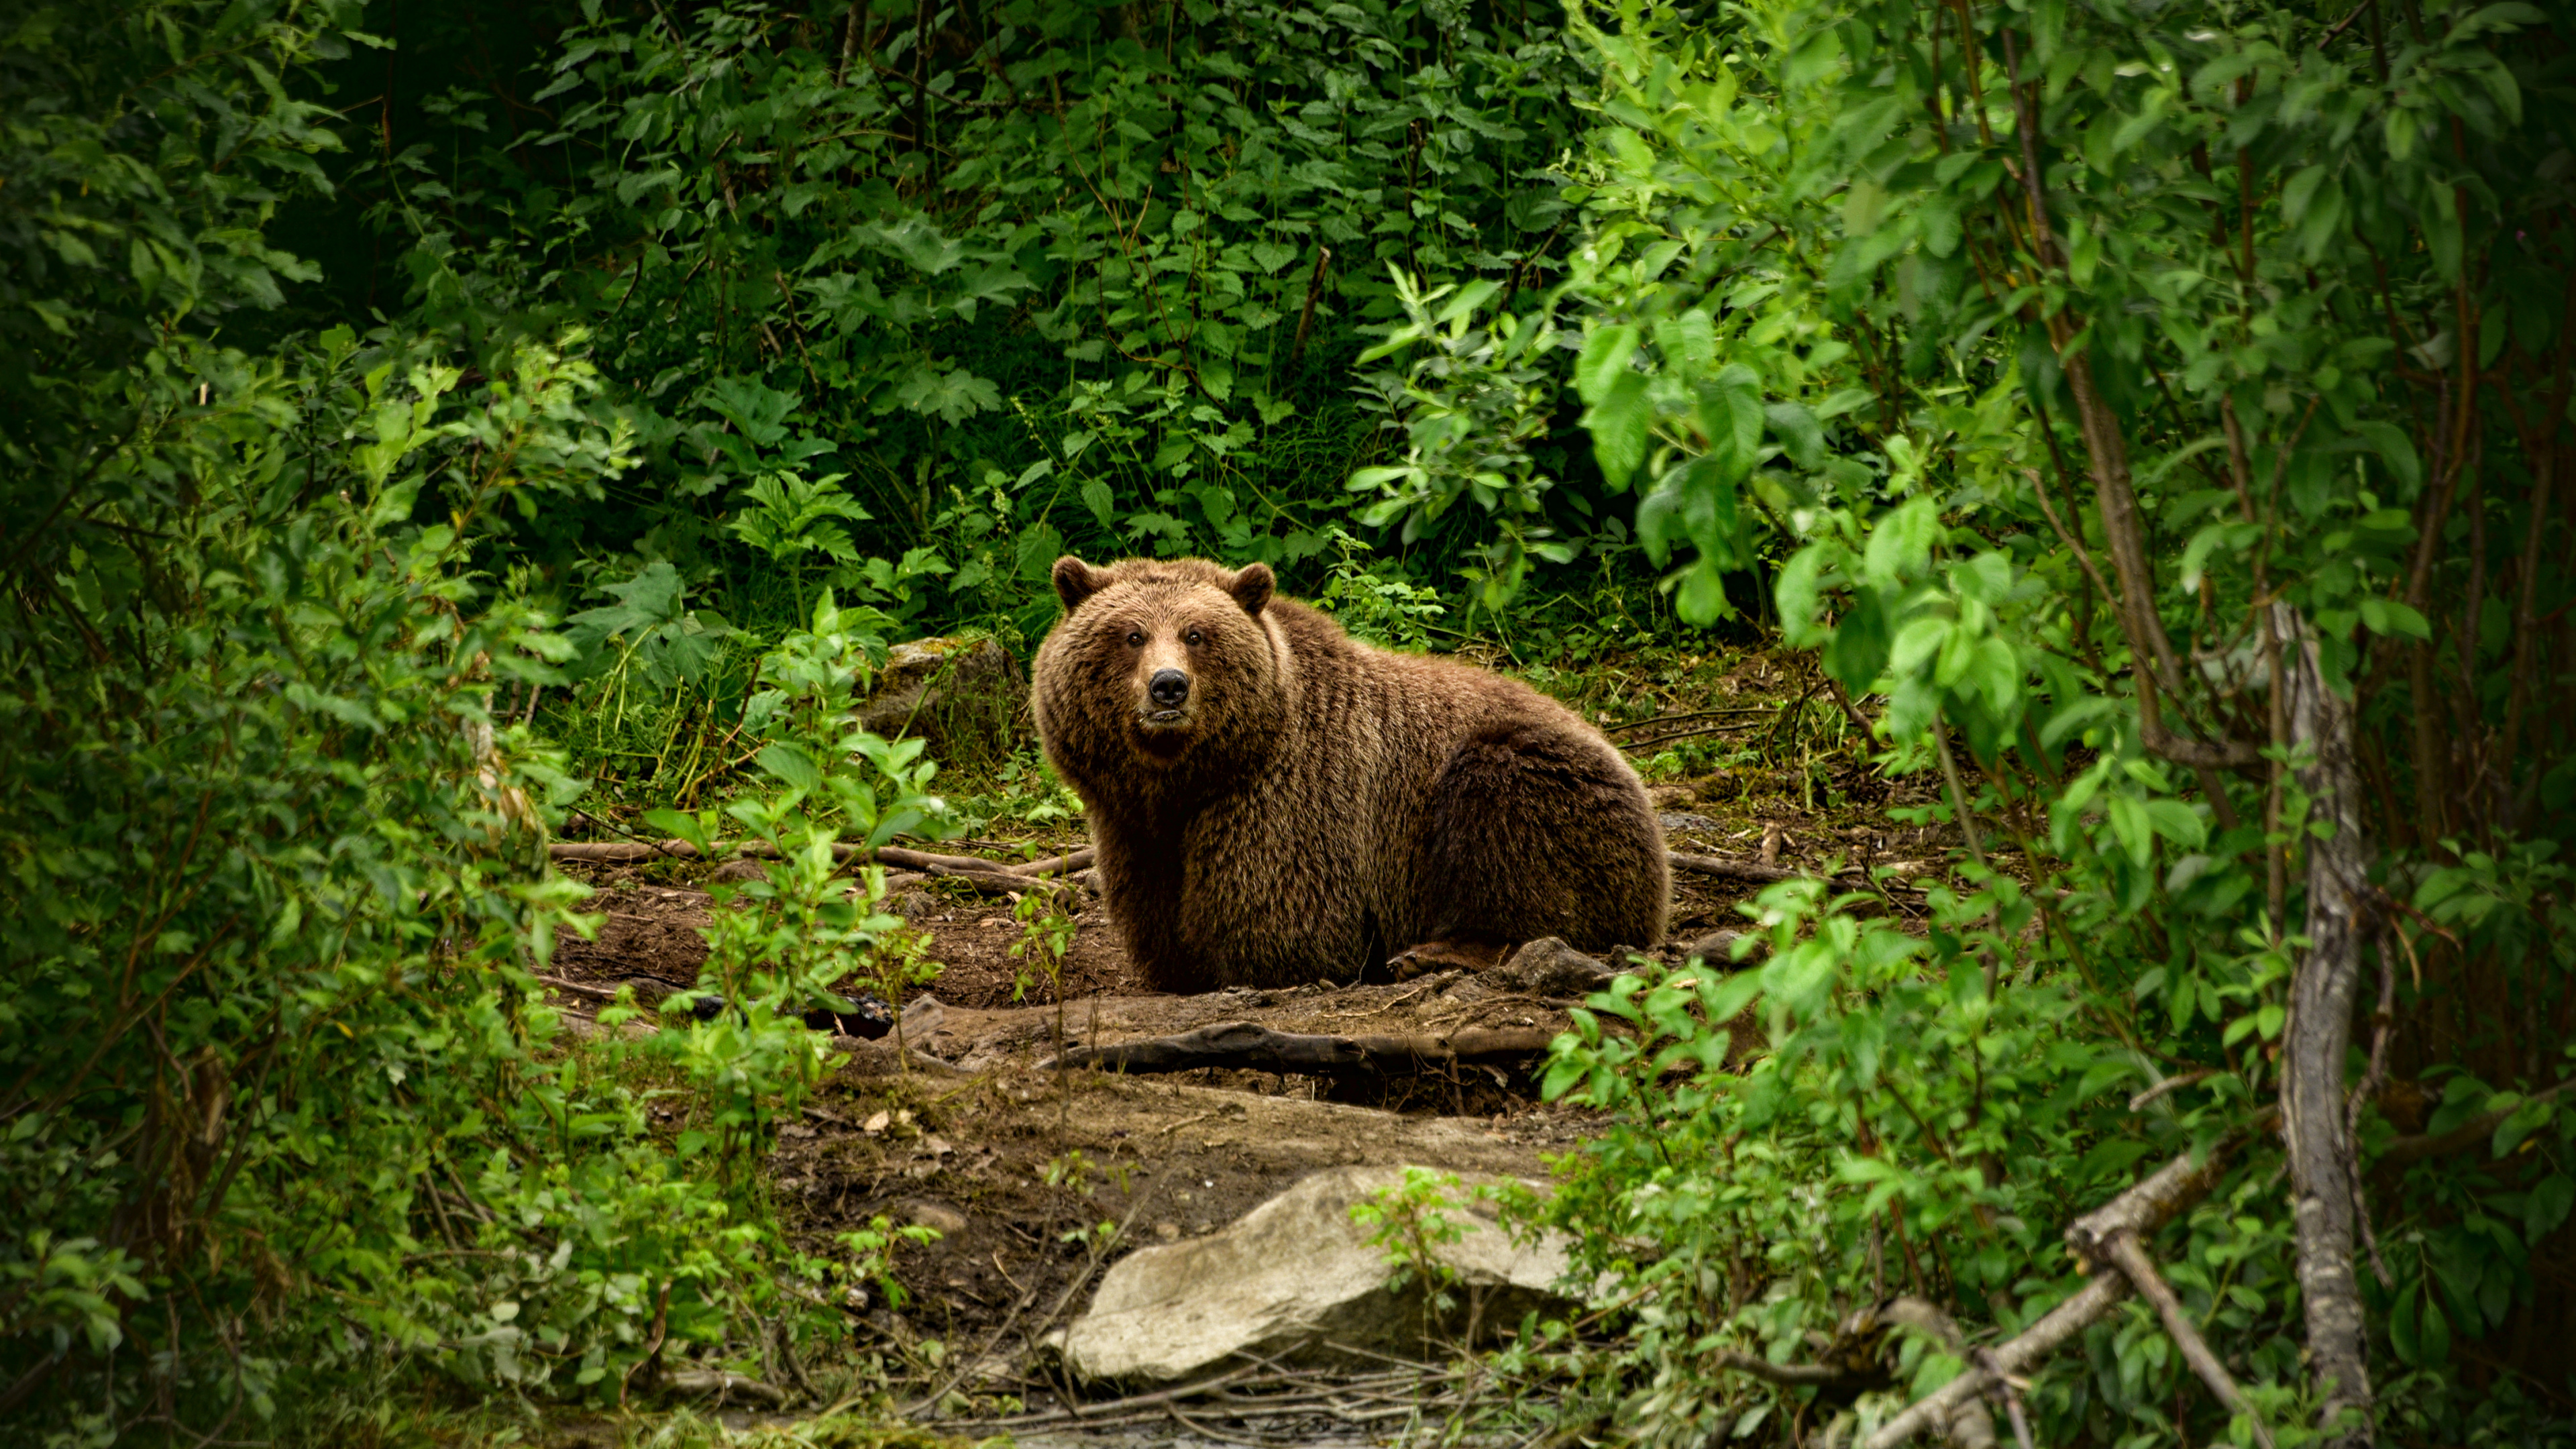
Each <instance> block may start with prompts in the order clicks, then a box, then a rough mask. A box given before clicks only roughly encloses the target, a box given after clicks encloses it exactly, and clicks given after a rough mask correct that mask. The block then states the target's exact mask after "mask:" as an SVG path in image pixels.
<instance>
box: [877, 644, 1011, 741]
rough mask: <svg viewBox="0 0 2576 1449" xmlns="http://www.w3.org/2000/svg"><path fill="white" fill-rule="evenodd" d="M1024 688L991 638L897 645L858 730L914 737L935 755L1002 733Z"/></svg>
mask: <svg viewBox="0 0 2576 1449" xmlns="http://www.w3.org/2000/svg"><path fill="white" fill-rule="evenodd" d="M1026 693H1027V689H1026V687H1025V686H1024V685H1022V684H1021V683H1020V678H1019V671H1018V670H1016V669H1014V668H1013V667H1012V666H1011V656H1010V655H1008V654H1006V653H1004V652H1003V650H1002V646H1001V645H1000V644H998V643H996V642H994V641H993V640H991V639H989V638H974V639H957V638H945V637H943V638H934V639H915V640H913V641H911V642H910V643H905V644H897V645H896V646H894V648H893V650H892V651H890V652H889V653H888V654H887V656H886V662H885V668H883V669H882V670H879V671H878V673H877V678H876V687H875V689H873V690H872V691H870V693H869V695H868V697H867V699H866V701H865V702H863V703H862V704H861V705H860V706H859V709H858V722H859V725H860V727H861V728H863V729H866V730H867V731H869V732H870V733H872V734H880V735H884V736H886V737H887V738H889V739H892V738H893V737H895V736H897V735H905V734H913V735H920V736H922V737H924V738H926V739H928V740H929V741H930V742H931V745H932V747H933V748H934V749H941V750H945V749H948V748H950V747H952V746H954V745H956V744H958V743H960V742H961V741H960V737H961V736H977V737H980V736H983V735H989V734H992V733H993V732H995V731H997V730H1001V729H1005V728H1007V727H1008V725H1009V723H1010V720H1011V717H1012V714H1013V712H1014V711H1016V710H1017V709H1018V708H1019V705H1020V700H1021V698H1022V697H1023V696H1024V695H1025V694H1026Z"/></svg>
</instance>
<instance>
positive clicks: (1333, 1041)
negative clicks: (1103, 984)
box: [1055, 1021, 1556, 1076]
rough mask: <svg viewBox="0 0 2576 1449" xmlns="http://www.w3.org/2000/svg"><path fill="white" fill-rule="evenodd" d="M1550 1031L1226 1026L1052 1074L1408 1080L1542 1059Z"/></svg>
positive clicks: (1085, 1056) (1092, 1052) (1083, 1050)
mask: <svg viewBox="0 0 2576 1449" xmlns="http://www.w3.org/2000/svg"><path fill="white" fill-rule="evenodd" d="M1555 1040H1556V1033H1555V1032H1553V1031H1543V1030H1537V1029H1533V1028H1510V1029H1493V1028H1485V1027H1470V1028H1468V1029H1466V1030H1463V1031H1457V1032H1449V1033H1442V1034H1436V1035H1428V1036H1312V1035H1305V1034H1302V1033H1296V1032H1284V1031H1272V1030H1271V1029H1270V1028H1268V1027H1266V1026H1263V1025H1261V1024H1260V1023H1258V1022H1250V1021H1226V1022H1218V1023H1216V1024H1215V1025H1213V1026H1203V1027H1200V1028H1199V1029H1198V1030H1196V1031H1185V1032H1181V1033H1179V1034H1178V1035H1174V1036H1158V1037H1148V1038H1146V1039H1145V1040H1143V1041H1128V1042H1117V1043H1113V1044H1111V1045H1109V1046H1102V1047H1077V1048H1075V1049H1074V1050H1072V1051H1069V1052H1066V1053H1064V1054H1063V1055H1061V1056H1059V1057H1057V1058H1056V1060H1055V1065H1056V1066H1057V1067H1058V1068H1059V1069H1071V1068H1078V1067H1099V1068H1103V1069H1106V1070H1109V1071H1116V1072H1188V1071H1196V1070H1198V1069H1199V1068H1201V1067H1224V1068H1229V1069H1233V1070H1238V1071H1256V1072H1300V1073H1313V1074H1325V1075H1330V1074H1334V1073H1339V1072H1354V1071H1372V1072H1377V1073H1379V1074H1381V1075H1384V1076H1408V1075H1414V1074H1418V1073H1422V1072H1427V1071H1436V1070H1439V1069H1441V1068H1444V1067H1452V1066H1457V1065H1460V1064H1462V1063H1474V1062H1500V1061H1518V1060H1522V1059H1525V1058H1529V1057H1535V1056H1543V1055H1545V1054H1546V1052H1547V1049H1548V1044H1549V1043H1551V1042H1553V1041H1555Z"/></svg>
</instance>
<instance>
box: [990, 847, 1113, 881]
mask: <svg viewBox="0 0 2576 1449" xmlns="http://www.w3.org/2000/svg"><path fill="white" fill-rule="evenodd" d="M1097 858H1098V853H1097V852H1095V851H1094V850H1092V849H1091V848H1090V847H1089V846H1085V847H1083V848H1082V849H1080V850H1077V851H1075V852H1073V853H1072V854H1071V855H1050V856H1048V857H1047V858H1046V859H1044V860H1031V861H1023V862H1020V863H1019V864H1016V865H1013V866H1011V867H1010V869H1011V870H1012V871H1013V872H1014V873H1016V874H1019V875H1042V876H1043V875H1071V874H1073V873H1074V872H1075V871H1078V870H1089V869H1091V866H1092V862H1093V861H1094V860H1095V859H1097Z"/></svg>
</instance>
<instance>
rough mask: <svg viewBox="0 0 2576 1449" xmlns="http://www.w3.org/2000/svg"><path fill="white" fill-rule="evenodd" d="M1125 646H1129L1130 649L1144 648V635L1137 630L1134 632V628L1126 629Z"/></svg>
mask: <svg viewBox="0 0 2576 1449" xmlns="http://www.w3.org/2000/svg"><path fill="white" fill-rule="evenodd" d="M1127 647H1128V648H1130V649H1142V648H1144V647H1145V636H1144V635H1142V634H1139V633H1137V632H1136V631H1135V630H1133V629H1130V630H1128V631H1127Z"/></svg>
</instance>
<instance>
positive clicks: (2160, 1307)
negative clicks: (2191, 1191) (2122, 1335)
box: [2104, 1233, 2272, 1449]
mask: <svg viewBox="0 0 2576 1449" xmlns="http://www.w3.org/2000/svg"><path fill="white" fill-rule="evenodd" d="M2104 1256H2105V1257H2106V1258H2107V1259H2108V1261H2109V1264H2110V1266H2112V1267H2116V1268H2118V1269H2119V1270H2120V1271H2121V1272H2122V1273H2125V1274H2127V1275H2128V1279H2129V1284H2130V1286H2131V1287H2134V1288H2136V1289H2137V1290H2138V1296H2139V1297H2141V1298H2144V1299H2146V1300H2147V1302H2148V1303H2150V1304H2152V1305H2153V1306H2154V1308H2155V1310H2156V1316H2157V1317H2158V1318H2161V1319H2163V1320H2164V1325H2165V1333H2166V1334H2167V1335H2168V1336H2169V1337H2171V1338H2172V1339H2173V1341H2174V1347H2176V1348H2178V1349H2181V1350H2182V1358H2183V1362H2185V1363H2187V1364H2190V1365H2191V1371H2192V1372H2193V1373H2196V1374H2198V1375H2200V1381H2201V1382H2202V1383H2205V1384H2207V1385H2209V1391H2210V1392H2211V1393H2213V1394H2216V1395H2217V1396H2218V1401H2219V1402H2220V1403H2222V1404H2225V1405H2226V1406H2227V1411H2228V1412H2229V1413H2231V1414H2242V1415H2243V1416H2244V1417H2245V1421H2246V1422H2247V1423H2249V1424H2251V1425H2253V1426H2254V1442H2255V1443H2257V1444H2259V1445H2261V1446H2262V1449H2272V1430H2271V1428H2270V1427H2269V1426H2267V1425H2266V1424H2265V1423H2264V1422H2263V1417H2262V1416H2261V1415H2260V1414H2257V1413H2255V1412H2254V1406H2253V1405H2252V1404H2249V1403H2247V1402H2246V1401H2245V1391H2244V1390H2243V1389H2240V1388H2238V1387H2237V1386H2236V1380H2235V1379H2234V1378H2233V1377H2231V1376H2230V1375H2229V1374H2228V1372H2227V1366H2226V1365H2225V1364H2222V1363H2220V1362H2219V1361H2218V1355H2216V1354H2214V1353H2211V1352H2210V1351H2209V1342H2208V1340H2206V1339H2204V1338H2202V1337H2201V1336H2200V1329H2199V1328H2198V1327H2196V1326H2194V1325H2193V1323H2192V1321H2191V1315H2189V1314H2187V1313H2185V1312H2183V1308H2182V1300H2180V1299H2178V1298H2176V1297H2174V1291H2173V1288H2172V1287H2171V1286H2170V1285H2168V1284H2167V1283H2166V1282H2165V1280H2164V1275H2163V1274H2161V1273H2158V1272H2157V1271H2156V1264H2155V1260H2154V1259H2152V1258H2150V1257H2148V1256H2147V1250H2146V1249H2145V1248H2144V1247H2141V1246H2140V1245H2139V1243H2138V1239H2137V1235H2136V1234H2134V1233H2121V1234H2120V1235H2118V1236H2117V1237H2114V1238H2113V1239H2111V1242H2110V1244H2109V1246H2108V1247H2107V1248H2106V1249H2105V1250H2104Z"/></svg>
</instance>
